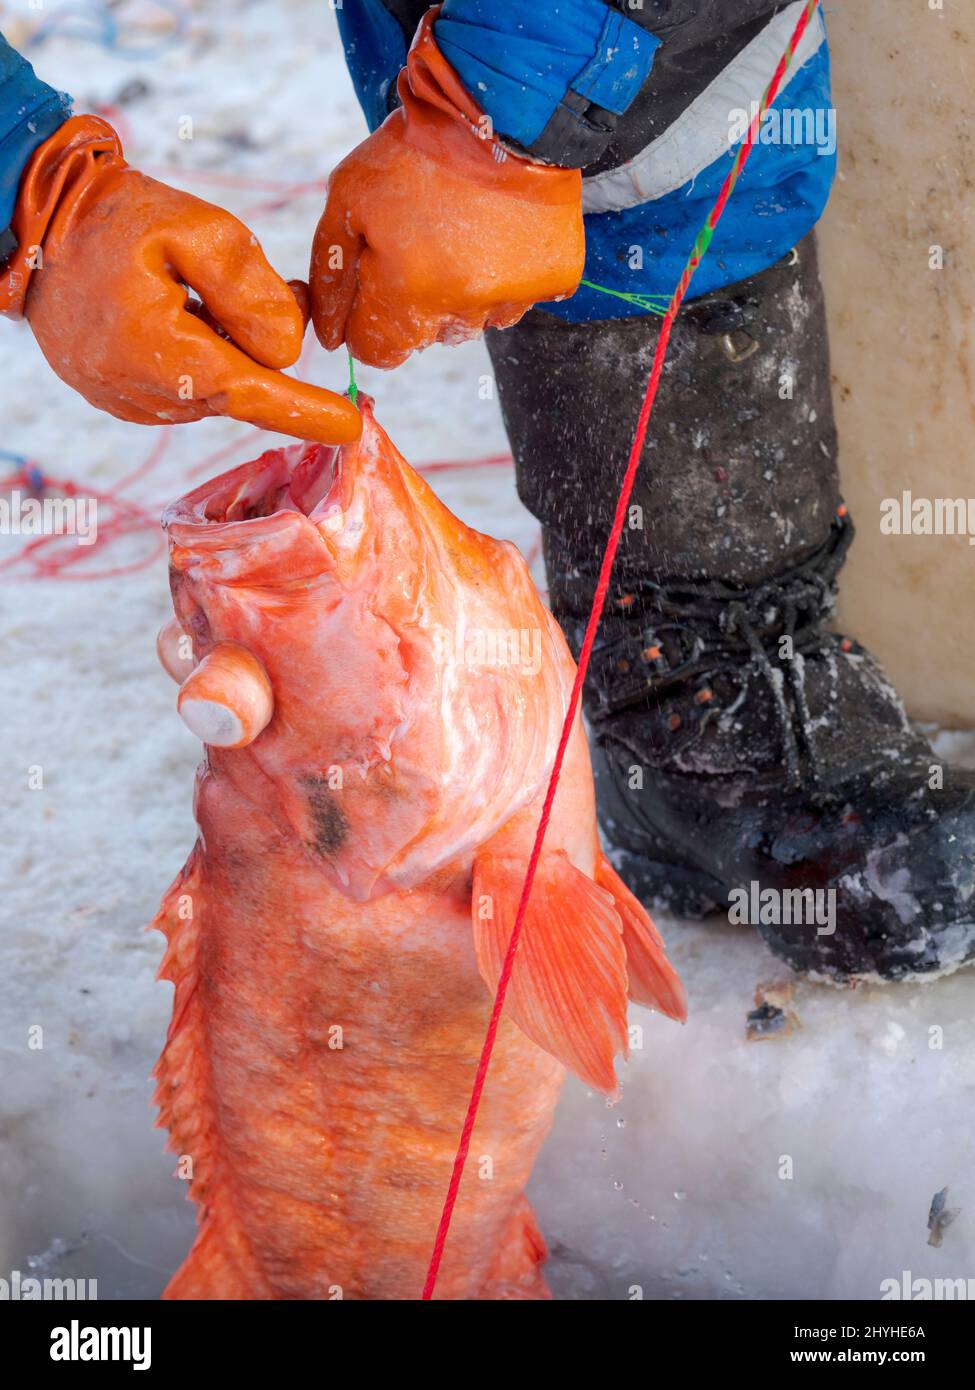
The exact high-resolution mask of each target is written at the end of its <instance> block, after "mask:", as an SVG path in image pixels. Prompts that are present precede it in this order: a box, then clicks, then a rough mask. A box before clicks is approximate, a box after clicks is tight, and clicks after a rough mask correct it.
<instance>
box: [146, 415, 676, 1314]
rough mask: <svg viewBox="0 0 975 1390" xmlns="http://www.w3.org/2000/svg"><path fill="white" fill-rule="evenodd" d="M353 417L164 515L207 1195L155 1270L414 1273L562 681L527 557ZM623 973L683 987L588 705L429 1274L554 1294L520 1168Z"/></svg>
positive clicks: (197, 1119)
mask: <svg viewBox="0 0 975 1390" xmlns="http://www.w3.org/2000/svg"><path fill="white" fill-rule="evenodd" d="M363 413H364V429H363V435H362V438H361V440H359V441H358V442H357V443H356V444H353V445H349V446H345V447H343V448H341V449H327V448H323V447H320V446H311V445H309V446H301V445H299V446H294V447H293V448H290V449H285V450H279V451H274V452H272V453H269V454H266V455H264V456H263V457H262V458H261V459H258V460H256V461H255V462H254V463H252V464H247V465H244V467H242V468H239V469H235V470H234V471H233V472H231V473H229V474H226V475H224V476H223V477H222V478H219V479H217V480H215V481H214V482H212V483H209V484H206V485H205V486H204V487H202V488H199V489H197V490H196V491H195V492H193V493H191V494H189V495H188V496H187V497H185V498H183V499H181V500H180V501H179V502H178V503H176V504H174V506H173V507H172V508H170V510H169V512H168V513H167V516H166V519H165V523H166V526H167V529H168V533H169V540H170V557H171V577H172V589H173V598H174V607H175V612H176V624H177V628H178V631H179V633H180V634H182V635H183V636H184V638H189V639H190V640H191V642H192V657H191V658H190V659H189V660H188V661H187V670H188V672H189V673H188V674H187V675H186V676H185V679H184V680H183V683H182V686H181V691H180V709H181V712H182V713H183V715H184V718H186V720H187V722H188V723H189V724H190V726H191V727H195V728H196V729H197V732H200V733H201V736H203V737H205V738H206V739H207V747H206V754H205V760H204V762H203V764H202V766H201V768H200V770H199V773H198V777H197V787H196V800H195V810H196V816H197V820H198V823H199V827H200V835H199V839H198V842H197V844H196V846H195V848H194V850H193V851H192V853H191V856H190V859H189V861H188V862H187V865H186V866H185V868H184V869H183V871H182V873H181V874H180V876H179V877H178V878H177V880H176V882H175V883H174V884H173V886H172V887H171V888H170V890H169V892H168V893H167V895H166V897H165V899H164V901H163V905H162V907H161V909H160V913H159V915H158V917H157V919H156V925H158V926H159V927H160V928H161V929H162V930H163V931H164V932H165V934H166V936H167V939H168V947H167V951H166V955H165V957H164V961H163V966H162V969H161V974H162V975H163V976H164V977H165V978H167V979H170V980H171V981H172V982H173V983H174V984H175V998H174V1010H173V1019H172V1024H171V1026H170V1030H169V1035H168V1039H167V1043H166V1047H165V1050H164V1052H163V1055H162V1057H161V1058H160V1061H159V1063H158V1066H157V1071H156V1075H157V1080H158V1089H157V1102H158V1104H159V1107H160V1123H161V1124H163V1125H165V1126H166V1127H168V1129H169V1130H170V1135H171V1146H172V1147H173V1148H174V1149H175V1150H176V1151H177V1152H178V1153H179V1154H180V1155H181V1156H182V1157H183V1158H184V1160H191V1162H189V1163H185V1170H186V1171H188V1172H190V1173H191V1178H190V1192H191V1195H192V1197H193V1199H194V1200H195V1201H196V1202H197V1203H198V1205H199V1216H200V1230H199V1234H198V1237H197V1240H196V1243H195V1244H194V1246H193V1249H192V1250H191V1252H190V1254H189V1256H188V1257H187V1260H186V1261H185V1263H184V1264H183V1266H182V1267H181V1269H180V1270H179V1271H178V1272H177V1273H176V1275H175V1276H174V1278H173V1280H172V1282H171V1284H170V1286H169V1288H168V1289H167V1296H168V1297H171V1298H217V1299H224V1298H228V1299H236V1298H240V1299H245V1298H269V1299H270V1298H286V1299H328V1298H367V1299H409V1298H416V1297H418V1296H419V1293H420V1290H421V1288H422V1286H423V1280H424V1275H425V1272H426V1267H427V1263H428V1260H429V1256H430V1251H431V1246H432V1241H433V1236H434V1234H435V1232H436V1228H437V1222H438V1219H439V1215H440V1210H441V1207H442V1203H443V1199H444V1195H445V1192H446V1188H447V1183H448V1180H449V1175H450V1169H451V1165H452V1162H453V1157H454V1153H455V1151H456V1147H457V1142H458V1137H459V1134H460V1129H461V1125H462V1123H463V1119H464V1114H465V1110H466V1107H467V1102H468V1100H469V1097H470V1090H471V1084H472V1080H473V1074H474V1070H475V1067H476V1064H477V1058H478V1055H479V1053H480V1049H481V1045H482V1043H483V1040H484V1035H485V1032H486V1029H487V1026H488V1020H489V1016H490V1011H491V1004H492V998H493V991H494V986H495V984H496V982H497V978H498V973H499V971H500V966H501V960H502V958H503V954H504V950H505V947H506V944H507V940H508V938H509V935H510V931H511V927H512V923H513V920H514V913H515V909H516V907H517V902H518V898H519V895H520V892H521V886H522V883H523V881H524V875H525V870H526V867H527V863H528V858H529V855H530V853H531V847H532V842H533V838H534V834H535V828H536V826H537V823H538V817H539V814H540V811H541V803H542V799H543V797H544V793H545V788H546V784H547V780H548V776H549V774H550V771H551V767H552V762H553V759H554V756H555V751H556V747H557V744H558V738H559V733H560V730H561V727H562V723H563V720H564V717H565V712H566V709H567V706H568V698H569V692H570V689H571V685H572V680H573V675H574V666H573V663H572V659H571V656H570V654H569V652H568V650H567V648H566V645H565V642H564V639H563V637H562V634H561V632H560V631H559V629H558V626H557V625H556V623H555V621H554V619H553V618H552V617H551V615H550V614H549V613H548V612H547V610H546V609H545V608H544V606H543V605H542V603H541V601H540V599H539V597H538V595H537V592H536V590H535V588H534V585H533V584H532V582H531V578H530V576H529V574H528V570H527V567H526V565H525V563H524V561H523V559H522V557H521V555H520V554H519V553H518V551H517V550H516V549H515V547H513V546H511V545H510V544H508V543H506V542H500V541H496V540H492V539H491V538H489V537H485V536H482V535H479V534H478V533H476V532H474V531H472V530H471V529H470V528H468V527H466V526H464V525H463V523H461V522H460V521H459V520H458V519H457V518H456V517H454V516H453V515H452V514H451V513H450V512H449V511H448V510H447V509H446V508H445V507H444V506H443V505H442V504H441V503H440V502H439V501H438V499H437V498H436V496H435V495H434V494H433V492H432V491H431V490H430V489H429V488H428V487H427V485H426V484H425V483H424V482H423V480H422V479H421V478H420V477H419V476H418V475H417V474H416V473H415V472H414V471H413V470H412V469H411V468H410V467H409V465H408V464H407V463H406V461H405V460H404V459H402V457H401V456H400V455H399V454H398V453H397V451H396V450H395V449H394V448H393V446H392V444H391V443H390V441H389V440H388V438H387V437H386V435H385V434H384V433H383V432H382V430H381V429H380V428H379V426H378V425H377V424H376V423H375V421H374V419H373V417H372V412H371V407H370V405H369V403H368V402H365V404H364V411H363ZM166 664H167V668H168V669H171V671H172V672H173V673H174V674H182V673H179V672H177V671H176V670H174V669H173V666H172V665H171V663H169V662H167V663H166ZM211 739H213V740H216V742H210V740H211ZM628 991H629V993H630V994H631V996H632V997H635V998H639V999H641V1000H642V1001H643V1002H646V1003H652V1004H655V1005H656V1006H657V1007H660V1008H662V1009H663V1010H664V1011H665V1012H668V1013H670V1014H671V1015H673V1016H674V1017H681V1016H682V1014H683V1008H684V1001H683V993H682V990H681V986H680V983H679V981H678V980H677V977H676V975H675V974H674V972H673V970H672V968H671V967H670V966H669V964H668V963H667V961H666V957H665V956H664V954H663V949H662V942H661V941H660V938H659V935H658V934H657V933H656V930H655V928H654V927H653V926H652V924H651V923H650V922H649V919H648V918H647V917H646V915H645V913H644V912H643V909H642V908H641V907H640V905H639V904H638V903H637V902H636V901H635V899H633V898H632V897H631V896H630V895H629V894H628V893H627V890H626V889H625V888H624V886H623V885H622V883H621V882H620V881H619V880H618V879H617V878H616V876H615V874H614V873H613V871H612V869H611V868H610V866H609V865H608V863H607V862H606V860H605V859H604V858H603V855H602V852H601V850H600V847H599V841H598V836H597V832H596V819H595V806H594V798H593V788H592V777H591V772H590V768H589V759H588V751H587V748H586V743H585V738H584V734H583V730H582V726H581V722H580V721H579V720H578V719H577V720H576V723H575V726H574V729H573V733H572V736H571V741H570V745H569V750H568V755H567V759H566V764H565V768H564V772H563V775H562V779H561V782H560V785H559V790H558V793H557V796H556V800H555V804H554V808H553V815H552V819H551V823H550V826H549V830H548V834H547V836H546V841H545V850H544V853H543V855H542V858H541V861H540V863H539V869H538V876H537V880H536V885H535V888H534V890H533V894H532V899H531V906H530V909H529V913H528V916H527V918H526V922H525V928H524V933H523V937H522V942H521V946H520V949H519V955H518V958H517V961H516V966H515V971H514V974H513V976H512V981H511V988H510V992H509V1005H508V1007H507V1008H506V1010H505V1014H504V1015H503V1016H502V1019H501V1023H500V1028H499V1031H498V1035H497V1041H496V1046H495V1050H494V1054H493V1059H492V1064H491V1069H490V1072H489V1076H488V1083H487V1086H486V1089H485V1091H484V1095H483V1099H482V1103H481V1107H480V1111H479V1115H478V1120H477V1125H476V1127H475V1130H474V1134H473V1142H472V1146H471V1151H470V1161H469V1167H468V1171H467V1174H466V1176H465V1179H464V1182H463V1184H462V1187H461V1191H460V1196H459V1200H458V1204H457V1207H456V1210H455V1214H454V1218H453V1223H452V1226H451V1231H450V1236H449V1240H448V1243H447V1247H446V1252H445V1255H444V1260H443V1264H442V1266H441V1272H440V1276H439V1281H438V1285H437V1296H438V1297H440V1298H450V1299H466V1298H475V1299H476V1298H501V1299H516V1298H540V1297H545V1296H546V1291H545V1286H544V1282H543V1279H542V1275H541V1264H542V1261H543V1260H544V1257H545V1246H544V1242H543V1241H542V1239H541V1237H540V1235H539V1233H538V1230H537V1227H536V1225H535V1222H534V1219H533V1217H532V1214H531V1211H530V1208H529V1206H528V1203H527V1201H526V1199H525V1197H524V1188H525V1184H526V1183H527V1180H528V1177H529V1175H530V1172H531V1168H532V1164H533V1162H534V1159H535V1157H536V1155H537V1152H538V1150H539V1148H540V1146H541V1144H542V1142H543V1140H544V1138H545V1135H546V1134H547V1132H548V1129H549V1127H550V1125H551V1122H552V1117H553V1113H554V1109H555V1105H556V1101H557V1098H558V1093H559V1089H560V1087H561V1084H562V1081H563V1078H564V1074H565V1069H566V1067H567V1066H568V1067H570V1068H571V1069H573V1070H574V1071H575V1072H576V1073H577V1074H579V1075H580V1076H582V1077H583V1079H584V1080H586V1081H588V1082H589V1083H590V1084H592V1085H593V1086H595V1087H597V1088H599V1089H601V1090H603V1091H605V1092H607V1093H612V1092H613V1090H614V1088H615V1085H616V1082H615V1076H614V1074H613V1058H614V1056H615V1055H617V1054H620V1053H624V1054H625V1051H626V996H627V992H628Z"/></svg>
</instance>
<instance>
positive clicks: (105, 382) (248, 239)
mask: <svg viewBox="0 0 975 1390" xmlns="http://www.w3.org/2000/svg"><path fill="white" fill-rule="evenodd" d="M12 229H13V231H14V233H15V235H16V237H17V240H18V248H17V250H16V251H15V252H14V254H13V256H12V257H11V258H10V259H9V260H8V262H7V264H6V266H5V267H4V269H3V272H2V273H0V310H2V311H3V312H6V313H8V314H10V315H12V316H14V317H19V316H20V315H21V314H23V315H24V316H25V317H26V318H27V320H28V322H29V323H30V326H31V328H32V329H33V332H34V336H35V337H36V338H37V341H38V343H39V344H40V347H41V351H42V352H43V353H44V356H45V357H46V358H47V360H48V362H49V363H50V364H51V366H52V367H53V368H54V370H55V372H57V374H58V376H60V377H61V378H62V380H64V381H66V382H67V383H68V384H69V385H70V386H73V387H74V388H75V389H76V390H77V391H80V392H81V394H82V395H83V396H84V397H85V399H86V400H88V401H90V402H91V404H92V405H95V406H98V407H99V408H100V409H102V410H107V411H108V412H109V414H111V415H116V416H118V417H119V418H120V419H122V420H131V421H133V422H135V423H137V424H146V425H158V424H170V423H175V422H181V421H186V420H199V419H201V418H202V417H203V416H205V415H229V416H233V417H234V419H238V420H247V421H249V422H250V423H251V424H254V425H259V426H261V427H262V428H264V429H269V430H276V431H278V432H279V433H281V434H290V435H295V436H297V437H298V438H299V439H311V440H317V441H319V442H321V443H325V444H333V443H345V442H346V441H349V440H353V439H355V438H357V437H358V435H359V432H360V428H361V420H360V416H359V412H358V411H357V410H356V409H355V407H354V406H353V405H352V404H351V402H350V401H348V400H346V399H345V398H343V397H342V396H339V395H336V394H335V393H334V392H332V391H325V390H322V389H320V388H318V387H315V386H309V385H306V384H305V383H303V382H298V381H294V380H292V379H291V378H290V377H286V376H284V375H282V374H281V372H280V371H276V370H273V369H274V368H282V367H287V366H290V365H291V364H292V363H293V362H295V361H296V360H297V358H298V354H299V352H300V351H301V341H302V338H303V336H304V329H305V322H306V318H305V316H304V315H303V314H302V310H301V308H300V307H299V300H298V298H297V297H296V294H297V293H299V292H300V291H296V290H293V289H292V288H291V287H289V285H288V284H287V283H286V282H285V281H284V280H282V279H281V278H280V277H279V276H278V275H277V274H276V273H275V272H274V271H273V270H272V269H271V267H270V265H269V264H268V262H267V261H266V260H265V258H264V254H263V252H262V251H261V248H260V247H259V246H258V244H257V242H256V240H255V239H254V237H253V236H252V235H251V233H250V232H249V231H248V229H247V228H246V227H245V226H244V225H243V223H241V222H238V221H237V219H236V218H235V217H232V216H231V215H230V214H229V213H227V212H224V211H223V210H222V209H221V208H217V207H214V206H213V205H212V204H210V203H205V202H203V201H202V200H201V199H199V198H194V197H193V196H192V195H191V194H189V193H181V192H179V191H178V190H176V189H174V188H170V187H168V186H167V185H166V184H163V183H157V182H156V181H155V180H154V179H150V178H147V177H146V176H145V175H143V174H140V173H138V172H137V171H136V170H135V169H131V168H130V167H129V166H128V164H126V162H125V160H124V158H123V157H122V149H121V146H120V144H119V140H118V136H117V135H116V134H115V132H114V131H113V130H112V128H111V126H110V125H108V124H107V123H106V122H105V121H102V120H100V119H99V118H98V117H97V116H74V117H72V118H71V119H70V120H68V121H66V122H65V123H64V125H62V126H61V127H60V129H59V130H57V131H56V132H55V133H54V135H52V136H51V137H50V138H49V139H48V140H46V141H45V142H44V144H42V145H41V146H40V147H39V148H38V149H37V150H36V151H35V152H34V154H33V156H32V157H31V160H30V162H29V164H28V166H27V168H26V170H25V172H24V175H23V178H22V180H21V185H20V190H19V194H18V200H17V207H16V210H15V213H14V221H13V224H12ZM38 247H40V253H39V254H38V251H37V248H38ZM187 285H189V286H192V288H193V289H194V290H196V291H197V292H198V294H199V295H200V298H201V300H202V305H191V304H190V303H189V301H188V295H187V290H186V288H185V287H186V286H187ZM303 289H304V287H303V286H300V290H303ZM194 309H195V311H194Z"/></svg>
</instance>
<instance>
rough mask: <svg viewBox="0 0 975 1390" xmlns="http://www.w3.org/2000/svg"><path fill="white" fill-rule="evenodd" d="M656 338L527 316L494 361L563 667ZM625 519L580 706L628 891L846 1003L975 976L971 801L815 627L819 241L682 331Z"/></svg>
mask: <svg viewBox="0 0 975 1390" xmlns="http://www.w3.org/2000/svg"><path fill="white" fill-rule="evenodd" d="M657 332H658V325H657V321H656V320H653V319H647V318H641V319H624V320H616V321H612V322H605V323H592V324H578V325H575V324H566V323H564V322H562V321H561V320H558V319H556V318H554V317H553V316H552V315H547V314H545V313H544V312H541V311H535V312H533V313H532V314H530V315H528V316H527V317H526V319H524V320H523V321H522V322H521V324H519V325H517V326H516V327H515V328H513V329H509V330H507V331H505V332H504V333H493V334H490V335H489V347H490V351H491V356H492V358H493V361H494V366H495V372H496V376H497V380H498V386H499V391H500V396H501V405H502V410H503V412H504V417H505V423H506V425H507V429H508V433H509V437H510V439H511V443H512V448H513V451H514V454H515V460H516V465H517V469H518V483H519V493H520V495H521V497H522V499H523V501H524V502H525V503H526V505H527V506H528V507H529V508H530V509H531V510H532V511H533V512H534V513H535V515H536V516H537V517H538V518H539V519H540V520H541V522H542V527H543V541H544V548H545V559H546V567H547V571H548V576H549V585H550V602H551V605H552V609H553V611H554V613H555V615H556V617H557V618H558V619H559V621H560V622H561V624H562V626H563V628H564V630H565V632H566V634H567V636H568V638H569V642H570V644H571V645H572V647H573V650H574V651H576V652H578V649H579V645H580V642H581V637H582V631H583V628H584V625H585V620H586V617H587V615H588V612H589V607H590V604H591V601H592V594H593V590H594V587H595V579H596V571H597V568H598V562H599V557H600V555H601V553H602V550H603V547H604V545H605V541H606V537H607V534H608V531H609V525H610V518H611V514H612V511H613V508H614V506H615V502H616V498H617V496H618V492H619V486H620V481H621V478H622V474H623V470H624V467H625V462H626V456H627V453H628V448H629V443H630V439H631V436H632V432H633V429H634V425H635V422H636V418H637V413H638V410H639V406H640V402H641V400H642V396H643V391H644V389H645V385H646V379H647V375H648V372H649V368H650V361H651V358H652V354H653V348H654V345H655V342H656V336H657ZM633 508H635V510H634V509H631V512H630V516H629V523H630V524H629V526H628V527H627V529H626V531H625V533H624V539H623V543H622V545H621V548H620V554H619V558H618V560H617V564H616V569H615V571H614V577H613V584H612V587H611V590H610V596H609V601H608V604H607V608H606V613H605V616H604V619H603V623H602V627H601V630H600V634H599V636H598V638H597V644H596V648H595V650H594V654H593V660H592V664H591V667H590V674H589V678H588V681H587V687H586V713H587V717H588V719H589V723H590V728H591V734H592V744H593V760H594V765H595V768H596V781H597V792H598V797H599V808H600V820H601V825H602V829H603V834H604V837H605V839H606V841H607V843H608V846H609V849H610V852H611V854H612V857H613V858H614V861H615V863H616V865H617V868H618V869H619V870H620V872H621V873H622V874H623V876H624V878H626V879H627V880H628V882H629V883H630V885H631V887H632V888H633V889H634V890H635V891H636V892H637V893H639V894H640V895H641V896H642V897H643V898H644V899H645V900H648V901H652V902H654V903H656V904H658V905H662V906H664V907H666V908H668V909H670V910H671V911H673V912H675V913H678V914H681V915H692V916H698V915H702V914H704V913H706V912H708V911H710V910H712V909H723V910H725V911H729V915H730V916H731V918H732V920H747V921H751V922H753V924H754V925H755V926H757V927H758V929H759V931H760V932H761V933H762V935H763V936H764V937H765V939H766V940H767V941H768V943H769V945H770V946H771V947H772V949H773V950H774V951H775V952H776V954H777V955H779V956H781V957H782V958H783V959H785V960H787V961H788V962H789V963H790V964H791V965H793V966H794V967H795V968H796V969H799V970H803V971H807V972H811V973H817V974H821V975H824V976H829V977H833V978H837V979H846V978H850V977H864V976H875V977H882V978H885V979H898V978H904V977H908V976H912V975H924V974H931V973H932V972H937V971H948V970H951V969H954V968H956V967H957V966H959V965H961V964H963V963H964V962H965V961H967V960H970V959H972V958H973V957H975V902H973V900H972V894H973V886H975V773H970V772H966V771H961V770H953V769H951V768H941V767H940V766H939V765H938V763H937V759H936V758H935V757H934V754H933V752H932V750H931V748H930V746H929V744H928V743H927V742H926V740H925V739H924V738H923V737H922V736H921V735H920V734H919V733H918V732H917V731H916V730H915V729H914V728H913V727H912V726H911V724H910V723H909V721H908V720H907V717H906V715H905V713H904V710H903V707H902V706H901V704H900V701H899V700H898V698H897V695H896V693H895V692H894V691H893V690H892V689H891V687H890V685H889V683H888V682H887V680H886V678H885V676H884V673H883V671H882V670H881V669H880V667H879V666H878V665H877V663H876V662H875V661H874V660H873V658H872V657H871V656H870V655H869V653H867V652H866V651H865V650H864V649H863V648H862V647H860V646H859V645H858V644H857V643H855V642H852V641H850V640H848V639H846V638H843V637H840V636H838V635H835V634H834V633H832V632H831V631H829V629H828V628H827V625H826V624H827V621H828V619H829V616H830V613H831V609H832V604H833V597H834V592H835V580H836V575H837V573H838V571H839V569H840V566H841V565H842V563H843V559H844V556H845V553H846V549H847V547H848V545H849V543H850V540H851V539H852V533H853V528H852V524H851V522H850V521H849V519H848V518H847V517H846V515H845V509H844V508H843V506H842V504H841V501H840V497H839V490H838V480H837V470H836V434H835V429H834V424H833V414H832V405H831V400H830V381H829V354H828V347H827V338H826V321H825V314H824V308H823V301H822V292H821V289H820V285H819V278H818V273H817V268H816V255H815V244H814V241H813V239H812V238H811V237H810V238H808V239H807V240H806V241H805V242H803V243H802V244H801V245H800V246H799V247H798V248H797V250H796V251H795V252H793V253H792V255H791V256H789V257H787V258H786V259H785V260H784V261H781V262H780V263H779V264H778V265H775V266H773V267H771V269H769V270H768V271H765V272H764V273H763V274H762V275H759V276H756V277H755V278H754V279H752V280H749V281H744V282H742V283H740V284H738V285H734V286H732V287H730V288H728V289H726V290H724V291H722V292H721V293H720V294H716V295H711V296H708V297H707V298H704V299H699V300H697V301H694V302H692V303H691V304H689V305H688V306H687V308H686V309H685V310H684V312H683V313H682V315H681V316H680V318H679V319H678V322H677V324H676V325H675V328H674V332H673V335H672V339H671V349H670V356H669V360H668V364H667V366H666V368H665V371H664V378H663V382H662V384H661V389H660V393H659V396H658V400H657V405H656V407H655V411H654V417H653V423H652V426H651V441H650V444H649V445H648V448H647V451H646V453H645V456H644V459H643V462H642V464H641V470H640V476H639V478H638V481H637V486H636V489H635V491H634V496H633Z"/></svg>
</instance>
